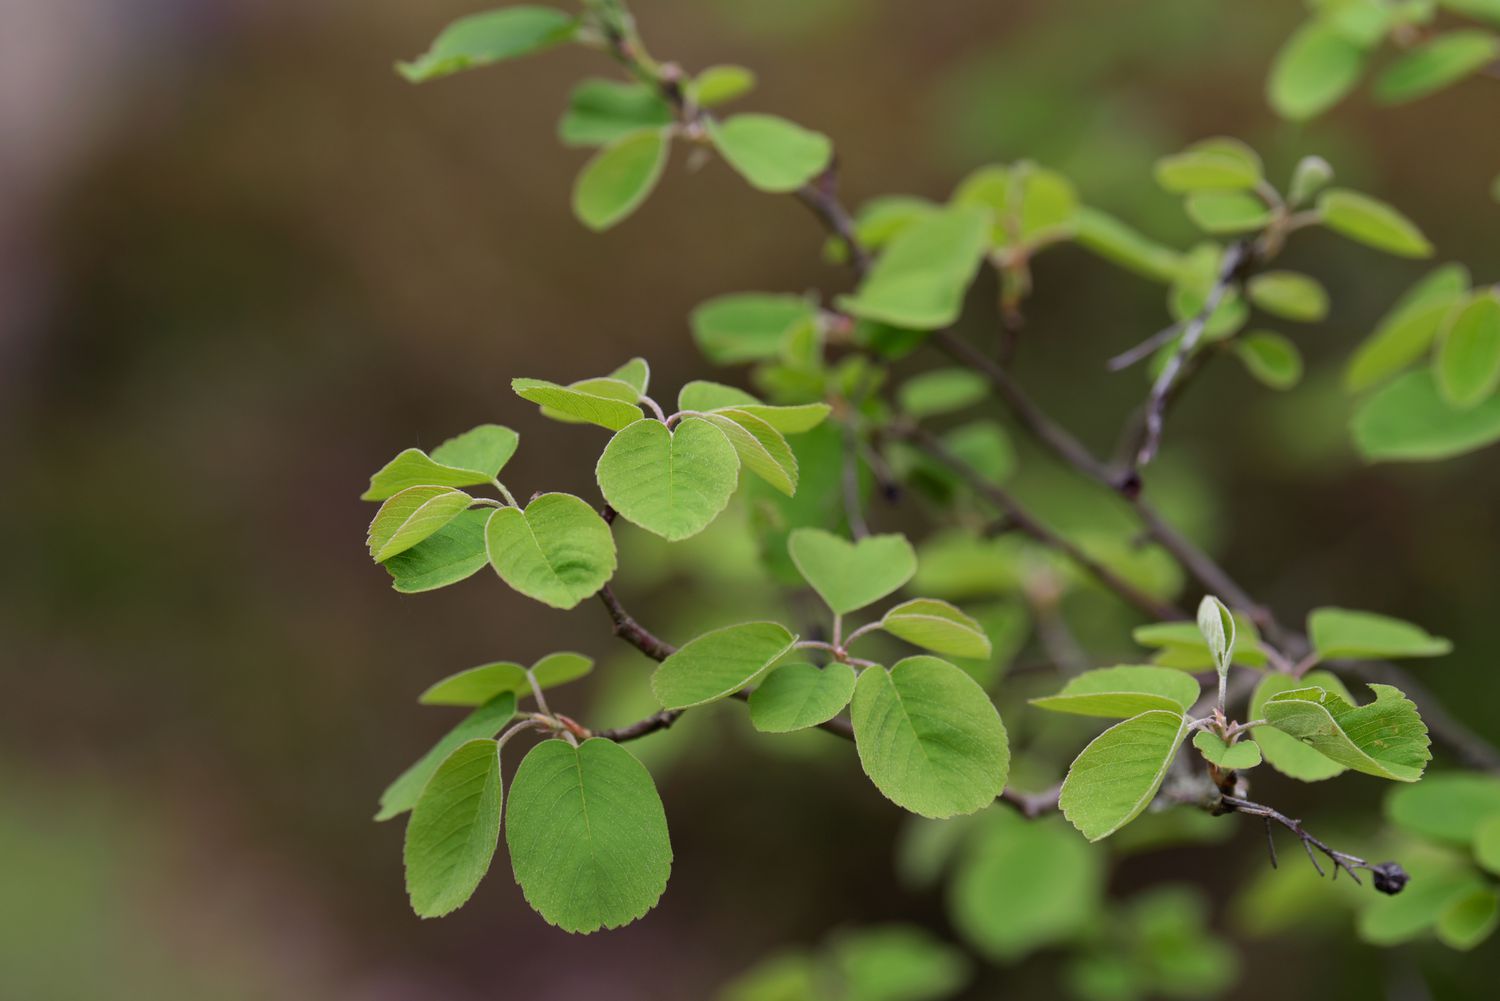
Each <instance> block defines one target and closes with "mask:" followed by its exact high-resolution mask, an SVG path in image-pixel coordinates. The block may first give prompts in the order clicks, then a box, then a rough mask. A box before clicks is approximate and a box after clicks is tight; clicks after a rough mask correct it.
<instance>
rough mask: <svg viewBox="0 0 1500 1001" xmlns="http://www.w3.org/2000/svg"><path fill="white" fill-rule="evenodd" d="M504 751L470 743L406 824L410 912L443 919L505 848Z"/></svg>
mask: <svg viewBox="0 0 1500 1001" xmlns="http://www.w3.org/2000/svg"><path fill="white" fill-rule="evenodd" d="M502 796H503V794H502V792H501V788H500V748H499V747H498V746H497V745H496V743H495V741H493V740H486V739H480V740H471V741H469V742H467V743H465V744H463V745H461V746H460V747H458V748H457V749H456V750H455V751H454V752H453V753H452V754H450V755H448V757H447V758H445V759H444V760H443V763H442V764H441V765H440V766H439V767H438V769H437V771H436V772H434V773H433V775H432V779H431V781H429V782H428V783H427V786H426V788H424V789H423V790H422V798H421V799H419V800H417V805H416V806H415V807H413V808H412V811H411V819H410V820H409V821H407V823H406V847H405V850H404V852H403V855H404V857H405V861H406V893H407V895H408V896H409V897H410V898H411V909H412V910H414V911H416V912H417V914H418V915H420V916H421V917H424V918H440V917H442V916H443V915H444V914H448V913H449V912H451V911H455V910H457V909H458V908H460V907H462V906H463V905H464V903H465V902H466V901H467V900H468V899H469V897H471V896H473V894H474V889H475V888H476V887H477V886H478V885H479V881H480V880H481V879H483V878H484V874H485V873H486V872H488V871H489V868H490V860H491V859H493V858H494V857H495V846H496V845H498V844H499V842H500V801H501V799H502Z"/></svg>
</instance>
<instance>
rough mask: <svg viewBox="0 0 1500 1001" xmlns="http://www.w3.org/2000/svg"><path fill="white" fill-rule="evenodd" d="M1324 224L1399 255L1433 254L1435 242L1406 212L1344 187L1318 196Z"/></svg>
mask: <svg viewBox="0 0 1500 1001" xmlns="http://www.w3.org/2000/svg"><path fill="white" fill-rule="evenodd" d="M1318 212H1319V213H1320V214H1321V215H1322V217H1323V224H1324V225H1325V226H1327V227H1328V228H1329V229H1331V230H1333V231H1334V232H1336V233H1341V234H1343V235H1344V236H1347V237H1348V238H1349V239H1351V240H1354V241H1356V242H1358V243H1363V244H1364V245H1365V246H1367V247H1374V248H1375V249H1376V250H1383V251H1385V252H1386V253H1388V254H1395V255H1396V256H1398V257H1431V256H1432V244H1431V243H1430V242H1429V241H1428V239H1427V237H1425V236H1423V235H1422V231H1421V230H1420V229H1418V228H1417V226H1416V224H1415V223H1413V222H1412V221H1411V220H1410V219H1408V218H1406V216H1404V215H1402V214H1401V213H1400V212H1397V211H1396V210H1395V209H1393V208H1392V207H1391V206H1389V205H1387V204H1386V203H1385V202H1382V201H1377V200H1376V199H1374V198H1371V197H1370V196H1368V195H1362V194H1360V193H1359V192H1357V191H1349V190H1347V189H1344V188H1330V189H1329V190H1327V191H1325V192H1323V193H1322V194H1321V195H1319V196H1318Z"/></svg>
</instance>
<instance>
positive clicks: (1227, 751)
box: [1193, 730, 1260, 771]
mask: <svg viewBox="0 0 1500 1001" xmlns="http://www.w3.org/2000/svg"><path fill="white" fill-rule="evenodd" d="M1193 746H1194V747H1196V748H1197V749H1198V750H1199V751H1202V752H1203V757H1204V758H1206V759H1207V760H1209V761H1211V762H1213V763H1214V764H1215V765H1218V766H1219V767H1220V768H1226V769H1228V770H1230V771H1242V770H1243V769H1246V768H1254V767H1255V766H1256V765H1258V764H1260V745H1259V744H1257V743H1256V742H1255V741H1253V740H1249V739H1243V740H1238V741H1235V742H1234V743H1233V744H1230V743H1227V742H1226V741H1225V740H1224V738H1223V737H1220V736H1219V735H1218V734H1216V733H1210V732H1208V731H1207V730H1199V731H1198V732H1197V733H1195V734H1193Z"/></svg>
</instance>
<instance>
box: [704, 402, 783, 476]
mask: <svg viewBox="0 0 1500 1001" xmlns="http://www.w3.org/2000/svg"><path fill="white" fill-rule="evenodd" d="M704 420H706V421H708V422H709V423H710V424H712V425H713V426H714V427H716V428H718V429H719V430H720V431H722V432H724V437H725V438H728V439H729V443H730V444H731V445H733V446H734V451H735V453H736V454H737V455H738V456H739V457H740V462H741V463H743V464H744V467H745V468H746V469H748V470H750V471H751V472H752V473H754V474H755V475H756V476H759V477H760V478H761V479H763V480H765V481H766V482H767V483H769V484H771V486H773V487H775V488H776V489H777V490H779V491H781V492H782V493H784V494H786V495H787V496H788V497H790V496H792V495H793V494H795V493H796V492H797V456H796V455H794V454H793V453H792V447H791V446H790V445H788V444H787V441H786V439H785V438H784V437H782V435H781V432H780V431H777V430H776V429H775V428H773V427H772V426H771V425H769V424H767V423H766V422H765V421H763V420H761V419H760V418H759V417H755V416H753V415H751V414H748V413H746V412H745V411H743V410H735V409H729V410H717V411H713V412H711V413H707V414H704Z"/></svg>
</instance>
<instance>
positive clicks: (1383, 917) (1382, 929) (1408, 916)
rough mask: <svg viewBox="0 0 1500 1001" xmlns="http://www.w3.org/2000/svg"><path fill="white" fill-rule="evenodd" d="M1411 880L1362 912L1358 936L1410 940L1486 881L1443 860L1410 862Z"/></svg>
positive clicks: (1387, 942) (1376, 941) (1386, 941)
mask: <svg viewBox="0 0 1500 1001" xmlns="http://www.w3.org/2000/svg"><path fill="white" fill-rule="evenodd" d="M1409 869H1410V872H1411V876H1412V880H1411V882H1410V883H1409V884H1408V885H1407V886H1406V888H1405V889H1403V890H1402V891H1401V892H1400V893H1399V894H1397V895H1395V896H1389V897H1381V898H1379V899H1377V900H1375V901H1374V902H1372V903H1371V904H1370V905H1369V906H1367V907H1366V908H1365V909H1364V910H1362V911H1361V912H1360V914H1359V937H1360V938H1361V939H1363V940H1364V941H1366V942H1368V943H1370V944H1371V945H1382V946H1392V945H1399V944H1400V943H1402V942H1408V941H1410V940H1412V939H1414V938H1416V937H1417V936H1419V935H1421V934H1422V933H1424V932H1426V931H1428V930H1429V929H1431V928H1432V927H1433V926H1434V925H1436V924H1437V923H1438V921H1439V919H1441V918H1442V916H1443V913H1444V912H1445V911H1447V910H1448V908H1450V907H1452V906H1453V905H1454V904H1456V903H1458V902H1459V901H1461V900H1463V899H1464V898H1465V897H1468V896H1469V895H1470V894H1472V893H1474V892H1476V891H1478V890H1483V889H1485V885H1484V881H1483V880H1481V879H1480V878H1479V877H1478V876H1476V875H1475V874H1474V873H1473V871H1472V870H1469V869H1468V868H1466V867H1463V868H1460V867H1455V866H1453V865H1452V864H1451V863H1450V864H1444V862H1441V861H1432V862H1426V861H1425V860H1424V862H1423V863H1414V864H1412V865H1411V866H1409Z"/></svg>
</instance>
